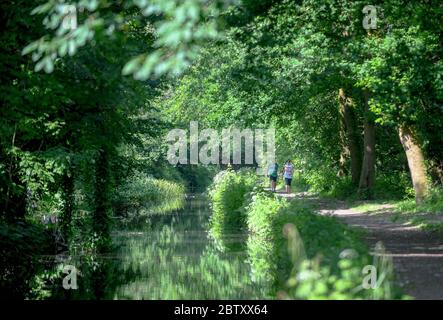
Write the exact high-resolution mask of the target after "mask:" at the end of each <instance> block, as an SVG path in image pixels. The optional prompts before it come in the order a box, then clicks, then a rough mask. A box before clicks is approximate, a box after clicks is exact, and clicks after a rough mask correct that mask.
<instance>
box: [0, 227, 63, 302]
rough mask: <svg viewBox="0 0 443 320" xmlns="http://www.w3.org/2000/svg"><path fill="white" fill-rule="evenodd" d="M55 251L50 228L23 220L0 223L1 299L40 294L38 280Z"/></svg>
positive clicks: (34, 296) (22, 297)
mask: <svg viewBox="0 0 443 320" xmlns="http://www.w3.org/2000/svg"><path fill="white" fill-rule="evenodd" d="M53 252H54V247H53V239H52V235H51V232H50V230H48V229H45V228H44V227H42V226H41V225H38V224H29V223H24V222H19V223H16V224H15V225H7V224H0V265H1V268H0V297H2V299H25V298H29V299H35V298H39V296H38V295H39V292H38V290H35V289H36V288H37V287H39V283H38V282H39V281H38V279H37V278H36V277H35V275H36V274H42V273H43V272H44V268H45V261H44V260H43V259H42V256H44V255H49V254H52V253H53Z"/></svg>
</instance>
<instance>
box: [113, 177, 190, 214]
mask: <svg viewBox="0 0 443 320" xmlns="http://www.w3.org/2000/svg"><path fill="white" fill-rule="evenodd" d="M185 193H186V190H185V187H184V186H183V185H181V184H179V183H177V182H173V181H167V180H163V179H154V178H152V177H148V176H145V175H142V174H140V175H134V176H133V177H132V178H131V179H128V180H127V182H126V183H125V184H124V185H123V186H122V187H121V188H120V189H119V190H118V192H117V196H116V198H115V199H114V206H115V207H116V211H117V213H118V214H122V213H124V214H138V215H145V214H150V213H162V212H169V211H172V210H176V209H179V208H181V207H182V206H183V202H184V198H185Z"/></svg>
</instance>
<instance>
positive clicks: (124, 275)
mask: <svg viewBox="0 0 443 320" xmlns="http://www.w3.org/2000/svg"><path fill="white" fill-rule="evenodd" d="M210 215H211V209H210V207H209V205H208V201H207V200H206V199H205V198H203V197H190V198H188V199H187V200H186V202H185V205H184V207H183V208H182V209H180V210H174V211H172V212H171V211H170V212H162V213H155V212H152V213H150V214H148V215H145V216H143V217H138V218H133V219H130V220H127V219H126V220H124V221H123V220H122V221H120V222H117V224H116V228H115V230H114V231H113V235H112V236H113V242H114V245H115V247H116V249H115V252H114V253H113V254H110V255H109V256H102V257H97V258H96V259H93V261H85V262H83V263H82V266H81V270H80V272H81V275H80V276H79V280H78V289H77V290H75V291H74V290H68V291H69V292H66V290H62V291H59V290H57V291H58V293H59V294H60V293H61V295H62V296H63V297H64V298H67V299H70V298H72V299H76V298H80V299H263V298H266V292H267V290H266V288H264V287H263V286H259V285H258V284H255V283H254V282H253V281H252V280H251V268H250V265H249V264H248V254H247V251H246V246H245V245H244V237H243V236H242V235H241V234H234V235H231V237H229V238H228V240H227V242H225V243H228V245H227V246H225V245H222V244H220V243H219V242H217V241H215V240H214V239H212V238H211V237H210V236H209V235H208V226H209V219H210ZM225 240H226V239H225Z"/></svg>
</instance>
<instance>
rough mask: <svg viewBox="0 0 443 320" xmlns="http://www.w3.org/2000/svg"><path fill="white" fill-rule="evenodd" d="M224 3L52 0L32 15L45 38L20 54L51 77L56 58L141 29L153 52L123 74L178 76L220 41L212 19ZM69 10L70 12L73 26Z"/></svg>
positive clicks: (126, 67)
mask: <svg viewBox="0 0 443 320" xmlns="http://www.w3.org/2000/svg"><path fill="white" fill-rule="evenodd" d="M229 2H230V1H210V2H208V1H205V0H186V1H177V0H167V1H166V0H150V1H146V0H133V1H127V2H125V3H121V2H119V1H112V5H110V3H109V2H108V1H104V0H82V1H77V2H74V1H72V2H64V3H63V4H59V3H58V2H57V1H54V0H51V1H47V2H46V3H43V4H41V5H39V6H38V7H36V8H35V9H34V10H33V11H32V14H39V15H44V19H43V24H44V25H45V27H46V28H47V29H48V33H49V34H50V36H49V34H48V35H46V36H44V37H42V38H40V39H39V40H36V41H34V42H32V43H30V44H28V45H27V46H26V47H25V48H24V49H23V51H22V53H23V54H29V53H32V58H33V61H34V62H36V65H35V71H39V70H42V69H43V70H45V72H47V73H51V72H52V71H53V70H54V64H56V63H57V59H58V58H62V57H64V56H66V55H67V54H68V55H69V56H73V55H75V54H76V52H77V51H79V49H80V48H81V47H83V46H85V45H86V44H88V43H94V41H103V40H106V39H109V38H111V39H112V38H113V37H116V36H119V35H120V34H122V33H123V34H124V33H127V32H128V31H130V30H131V29H132V28H133V27H134V26H140V25H142V26H143V28H144V30H143V32H145V33H146V34H147V35H149V37H150V38H151V39H152V41H153V50H149V51H146V52H143V51H142V52H140V53H139V54H138V55H137V56H135V57H133V58H132V59H131V60H130V61H128V62H126V64H125V65H124V67H123V70H122V73H123V74H124V75H128V74H133V75H134V78H136V79H139V80H146V79H148V78H150V77H151V76H155V77H159V76H161V75H164V74H167V73H168V74H179V73H181V72H182V71H183V70H184V69H186V68H187V67H188V66H189V64H190V62H192V61H193V60H195V58H196V55H197V53H198V52H199V50H200V46H201V44H202V43H204V42H207V41H210V40H215V39H218V38H219V37H220V30H219V29H220V27H219V23H218V21H217V19H218V17H219V16H220V14H221V10H223V7H224V6H226V5H228V4H229ZM68 12H71V14H72V13H73V14H74V16H75V22H73V20H72V19H70V17H69V15H68ZM156 17H160V18H156ZM143 24H146V25H143Z"/></svg>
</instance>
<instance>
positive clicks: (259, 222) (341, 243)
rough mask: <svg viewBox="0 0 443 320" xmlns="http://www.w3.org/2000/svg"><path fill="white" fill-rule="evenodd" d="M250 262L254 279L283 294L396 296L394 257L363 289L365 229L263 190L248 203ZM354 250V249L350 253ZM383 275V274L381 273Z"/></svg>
mask: <svg viewBox="0 0 443 320" xmlns="http://www.w3.org/2000/svg"><path fill="white" fill-rule="evenodd" d="M247 217H248V229H249V232H250V236H249V238H248V243H247V245H248V252H249V262H250V264H251V267H252V274H253V277H254V280H255V281H257V282H259V283H262V284H269V283H270V284H271V285H272V287H273V288H274V289H273V290H274V293H275V294H277V295H278V296H279V297H281V298H296V299H356V298H375V299H391V298H394V297H397V296H396V294H397V293H396V292H394V291H393V288H392V276H393V273H392V270H391V269H392V262H389V261H383V262H381V263H382V264H383V266H380V267H379V265H378V262H377V261H375V262H373V263H376V264H375V266H376V268H377V270H379V272H380V274H379V276H380V275H381V274H383V275H384V276H386V279H384V280H380V286H379V288H378V289H375V290H363V289H362V287H361V284H362V268H363V266H365V265H366V264H368V262H369V261H370V259H369V254H368V249H367V247H366V245H365V244H364V243H363V242H362V240H361V236H362V234H361V232H359V231H356V230H354V229H351V228H350V227H348V226H346V225H344V224H343V223H342V222H340V221H338V220H337V218H331V217H326V216H320V215H318V214H315V213H313V211H312V208H310V207H307V206H306V204H304V203H303V202H302V201H300V202H299V201H292V202H291V203H289V202H287V201H286V200H284V199H281V198H280V199H279V198H275V197H274V196H273V195H267V194H264V193H258V194H256V195H255V196H254V197H253V202H252V203H251V204H250V205H249V206H248V209H247ZM349 252H351V253H352V256H351V255H348V254H347V253H349ZM379 279H380V278H379Z"/></svg>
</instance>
